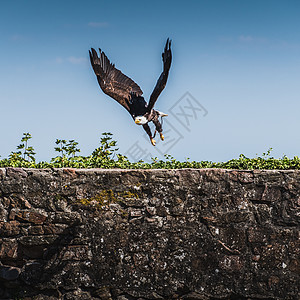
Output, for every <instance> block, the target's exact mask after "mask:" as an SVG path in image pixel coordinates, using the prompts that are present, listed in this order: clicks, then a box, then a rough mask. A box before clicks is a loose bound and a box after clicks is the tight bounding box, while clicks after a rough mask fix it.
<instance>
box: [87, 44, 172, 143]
mask: <svg viewBox="0 0 300 300" xmlns="http://www.w3.org/2000/svg"><path fill="white" fill-rule="evenodd" d="M89 53H90V60H91V64H92V67H93V70H94V72H95V74H96V76H97V80H98V83H99V85H100V87H101V89H102V91H103V92H104V93H105V94H107V95H108V96H110V97H112V98H113V99H115V100H116V101H118V102H119V103H120V104H121V105H122V106H123V107H124V108H125V109H126V110H127V111H128V112H129V113H130V115H131V116H132V118H133V120H134V122H135V124H138V125H142V126H143V128H144V130H145V131H146V132H147V134H148V136H149V138H150V141H151V143H152V145H153V146H155V143H156V142H155V140H154V137H153V136H152V133H151V130H150V127H149V125H148V123H149V122H151V121H152V122H153V123H154V125H155V128H156V130H157V131H158V132H159V134H160V138H161V140H162V141H163V140H164V136H163V134H162V125H161V123H160V121H159V117H164V116H167V114H165V113H162V112H160V111H158V110H155V109H154V108H153V107H154V104H155V102H156V100H157V98H158V96H159V95H160V93H161V92H162V90H163V89H164V88H165V86H166V83H167V79H168V75H169V70H170V66H171V61H172V53H171V40H169V39H167V42H166V45H165V48H164V52H163V53H162V60H163V71H162V73H161V75H160V77H159V79H158V80H157V83H156V85H155V88H154V90H153V92H152V94H151V96H150V99H149V102H148V103H147V102H146V101H145V99H144V97H142V95H143V92H142V90H141V88H140V87H139V86H138V85H137V84H136V83H135V82H134V81H133V80H132V79H130V78H129V77H127V76H126V75H124V74H123V73H122V72H121V71H120V70H118V69H117V68H115V65H114V64H112V63H111V62H110V61H109V59H108V58H107V56H106V55H105V53H104V52H103V51H102V50H101V49H99V54H100V55H99V57H98V54H97V52H96V51H95V49H93V48H91V51H89ZM154 135H155V134H154Z"/></svg>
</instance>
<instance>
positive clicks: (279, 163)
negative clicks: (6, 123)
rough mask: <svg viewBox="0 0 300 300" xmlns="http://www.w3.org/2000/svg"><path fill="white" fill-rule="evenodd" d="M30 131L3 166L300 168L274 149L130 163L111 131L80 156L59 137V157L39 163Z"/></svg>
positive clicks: (0, 161) (73, 145)
mask: <svg viewBox="0 0 300 300" xmlns="http://www.w3.org/2000/svg"><path fill="white" fill-rule="evenodd" d="M31 138H32V137H31V134H30V133H24V134H23V137H22V138H21V144H20V145H19V146H17V151H15V152H11V153H10V154H9V156H8V158H4V159H0V167H23V168H62V167H69V168H104V169H111V168H122V169H183V168H223V169H240V170H254V169H269V170H274V169H280V170H292V169H300V159H299V157H298V156H295V157H294V158H292V159H290V158H288V157H287V156H285V155H284V156H283V157H282V158H278V159H277V158H274V157H271V155H270V153H271V151H272V148H270V149H269V150H268V151H267V152H266V153H263V154H262V156H257V157H255V158H248V157H246V156H245V155H243V154H241V155H240V156H239V158H238V159H231V160H229V161H227V162H212V161H190V160H189V159H187V160H186V161H183V162H180V161H178V160H176V159H175V158H174V157H172V156H171V155H165V159H164V160H161V159H158V158H157V157H155V158H152V162H151V163H147V162H144V161H142V160H140V161H139V162H130V161H129V159H128V158H127V157H126V156H124V155H122V154H120V153H117V151H118V150H119V149H118V148H117V147H116V146H117V142H116V141H114V140H113V139H112V134H111V133H109V132H104V133H102V137H101V138H100V146H99V147H98V148H96V149H95V150H94V151H93V153H92V154H91V155H90V156H79V155H77V154H78V153H79V152H80V149H79V148H77V146H78V142H76V141H75V140H69V141H66V140H60V139H57V140H56V142H55V144H56V147H55V148H54V150H55V151H56V152H58V154H59V155H58V156H56V157H54V158H52V159H51V160H50V162H44V161H41V162H36V160H35V154H36V153H35V152H34V148H33V147H32V146H29V140H30V139H31Z"/></svg>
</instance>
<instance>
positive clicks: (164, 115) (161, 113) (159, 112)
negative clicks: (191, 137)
mask: <svg viewBox="0 0 300 300" xmlns="http://www.w3.org/2000/svg"><path fill="white" fill-rule="evenodd" d="M157 112H158V114H159V115H160V116H161V117H166V116H167V115H168V114H165V113H163V112H161V111H159V110H157Z"/></svg>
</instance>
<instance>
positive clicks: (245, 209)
mask: <svg viewBox="0 0 300 300" xmlns="http://www.w3.org/2000/svg"><path fill="white" fill-rule="evenodd" d="M299 224H300V172H299V171H262V170H260V171H259V170H256V171H236V170H223V169H199V170H197V169H182V170H117V169H115V170H102V169H44V170H36V169H18V168H3V169H0V299H14V298H15V299H118V300H126V299H202V300H209V299H211V300H212V299H274V300H275V299H300V294H299V293H300V285H299V282H300V231H299V228H300V225H299Z"/></svg>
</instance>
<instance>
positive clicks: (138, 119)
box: [134, 116, 148, 125]
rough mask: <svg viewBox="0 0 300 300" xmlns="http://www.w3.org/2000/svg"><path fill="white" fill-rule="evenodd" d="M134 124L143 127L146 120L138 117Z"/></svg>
mask: <svg viewBox="0 0 300 300" xmlns="http://www.w3.org/2000/svg"><path fill="white" fill-rule="evenodd" d="M134 122H135V124H138V125H145V124H147V123H148V120H147V118H146V117H144V116H138V117H135V118H134Z"/></svg>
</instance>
